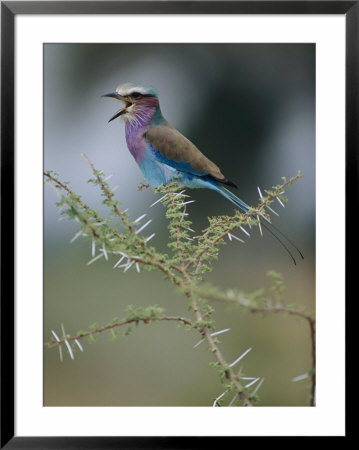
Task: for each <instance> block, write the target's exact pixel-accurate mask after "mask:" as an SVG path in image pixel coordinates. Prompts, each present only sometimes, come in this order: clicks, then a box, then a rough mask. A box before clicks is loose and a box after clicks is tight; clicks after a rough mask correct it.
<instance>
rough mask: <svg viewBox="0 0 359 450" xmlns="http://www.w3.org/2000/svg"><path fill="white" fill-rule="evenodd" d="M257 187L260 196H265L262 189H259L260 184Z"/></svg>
mask: <svg viewBox="0 0 359 450" xmlns="http://www.w3.org/2000/svg"><path fill="white" fill-rule="evenodd" d="M257 189H258V193H259V196H260V198H263V195H262V192H261V190H260V189H259V186H257Z"/></svg>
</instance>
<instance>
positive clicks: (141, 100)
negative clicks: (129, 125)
mask: <svg viewBox="0 0 359 450" xmlns="http://www.w3.org/2000/svg"><path fill="white" fill-rule="evenodd" d="M102 97H112V98H115V99H117V100H121V101H123V102H124V103H125V105H124V106H123V108H121V109H120V110H119V111H117V112H116V114H114V115H113V116H112V117H111V119H110V120H109V122H111V121H112V120H114V119H117V117H120V116H121V118H122V119H124V120H125V121H131V120H136V118H138V116H144V115H146V116H147V115H149V114H150V113H152V114H153V113H154V112H155V110H156V108H157V107H158V104H159V102H158V94H157V91H156V89H155V88H154V87H153V86H144V85H141V84H133V83H125V84H121V85H120V86H118V88H117V89H116V90H115V92H110V93H108V94H104V95H103V96H102Z"/></svg>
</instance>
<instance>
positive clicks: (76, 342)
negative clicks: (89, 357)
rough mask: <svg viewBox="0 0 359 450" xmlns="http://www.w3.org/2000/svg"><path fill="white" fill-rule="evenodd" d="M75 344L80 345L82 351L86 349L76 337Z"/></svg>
mask: <svg viewBox="0 0 359 450" xmlns="http://www.w3.org/2000/svg"><path fill="white" fill-rule="evenodd" d="M75 344H76V345H77V346H78V348H79V349H80V350H81V351H82V352H83V351H84V349H83V347H82V345H81V344H80V342H79V341H78V340H77V339H75Z"/></svg>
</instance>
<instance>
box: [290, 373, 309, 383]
mask: <svg viewBox="0 0 359 450" xmlns="http://www.w3.org/2000/svg"><path fill="white" fill-rule="evenodd" d="M309 377H310V375H309V373H308V372H307V373H303V374H302V375H298V376H297V377H294V378H292V381H293V382H294V383H295V382H297V381H302V380H305V379H307V378H309Z"/></svg>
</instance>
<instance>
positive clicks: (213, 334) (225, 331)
mask: <svg viewBox="0 0 359 450" xmlns="http://www.w3.org/2000/svg"><path fill="white" fill-rule="evenodd" d="M229 330H230V328H225V329H223V330H220V331H215V332H214V333H211V336H217V335H218V334H222V333H227V331H229Z"/></svg>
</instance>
